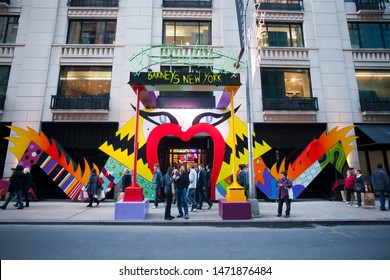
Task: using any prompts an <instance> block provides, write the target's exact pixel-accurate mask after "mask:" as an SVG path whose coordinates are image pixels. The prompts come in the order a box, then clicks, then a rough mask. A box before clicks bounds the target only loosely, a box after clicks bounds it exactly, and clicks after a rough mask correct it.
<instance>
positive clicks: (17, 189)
mask: <svg viewBox="0 0 390 280" xmlns="http://www.w3.org/2000/svg"><path fill="white" fill-rule="evenodd" d="M25 185H26V175H25V174H24V173H23V166H21V165H18V166H16V168H15V170H14V172H13V173H12V175H11V178H10V179H9V188H8V198H7V200H6V201H5V202H4V204H3V205H2V206H1V209H4V210H5V209H6V208H7V205H8V203H10V201H11V200H12V199H13V198H14V196H15V195H17V196H18V205H19V207H18V208H17V209H23V189H24V188H25Z"/></svg>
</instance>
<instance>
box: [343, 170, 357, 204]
mask: <svg viewBox="0 0 390 280" xmlns="http://www.w3.org/2000/svg"><path fill="white" fill-rule="evenodd" d="M354 189H355V176H354V175H353V173H352V170H351V169H349V170H347V177H345V179H344V191H345V193H346V201H345V203H347V204H349V203H350V204H351V205H352V201H353V197H352V196H353V192H354ZM351 198H352V199H351Z"/></svg>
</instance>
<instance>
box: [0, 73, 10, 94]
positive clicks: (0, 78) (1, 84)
mask: <svg viewBox="0 0 390 280" xmlns="http://www.w3.org/2000/svg"><path fill="white" fill-rule="evenodd" d="M10 70H11V66H0V96H2V95H3V96H5V95H6V93H7V88H8V79H9V72H10Z"/></svg>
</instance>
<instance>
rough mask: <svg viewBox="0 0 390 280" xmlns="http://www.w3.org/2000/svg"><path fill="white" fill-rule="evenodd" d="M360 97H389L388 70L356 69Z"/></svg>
mask: <svg viewBox="0 0 390 280" xmlns="http://www.w3.org/2000/svg"><path fill="white" fill-rule="evenodd" d="M356 80H357V84H358V89H359V96H360V98H362V99H364V98H390V92H389V88H390V71H368V70H357V71H356Z"/></svg>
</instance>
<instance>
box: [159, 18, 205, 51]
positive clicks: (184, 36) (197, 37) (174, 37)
mask: <svg viewBox="0 0 390 280" xmlns="http://www.w3.org/2000/svg"><path fill="white" fill-rule="evenodd" d="M163 28H164V30H163V32H164V35H163V44H176V45H211V22H210V21H164V27H163Z"/></svg>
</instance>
